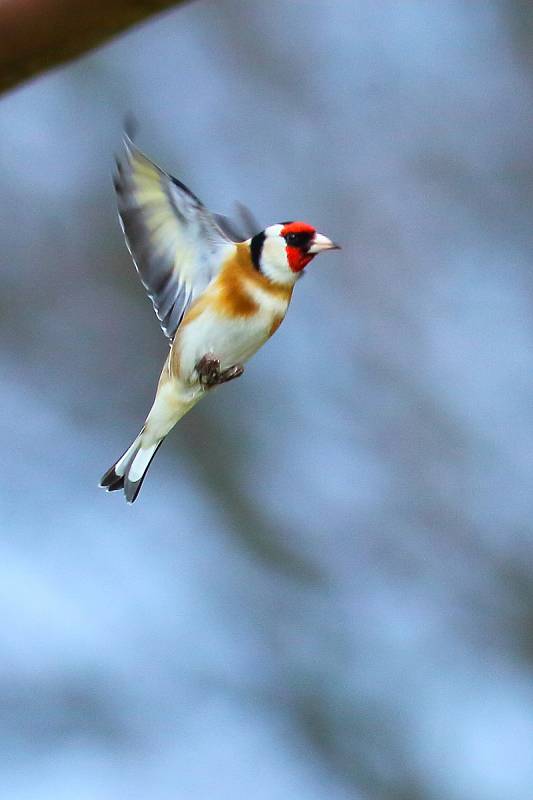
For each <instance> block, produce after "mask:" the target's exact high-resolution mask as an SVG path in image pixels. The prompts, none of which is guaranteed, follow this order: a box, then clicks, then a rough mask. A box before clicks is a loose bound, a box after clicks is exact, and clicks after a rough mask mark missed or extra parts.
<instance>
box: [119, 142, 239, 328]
mask: <svg viewBox="0 0 533 800" xmlns="http://www.w3.org/2000/svg"><path fill="white" fill-rule="evenodd" d="M115 189H116V192H117V202H118V211H119V217H120V221H121V224H122V229H123V231H124V236H125V239H126V244H127V246H128V249H129V251H130V253H131V256H132V258H133V262H134V264H135V267H136V269H137V272H138V273H139V277H140V279H141V281H142V283H143V285H144V287H145V289H146V291H147V292H148V295H149V297H150V299H151V301H152V304H153V306H154V310H155V313H156V314H157V317H158V319H159V321H160V323H161V327H162V329H163V331H164V333H165V334H166V336H168V337H169V339H172V338H173V337H174V334H175V332H176V329H177V327H178V325H179V324H180V322H181V320H182V319H183V315H184V314H185V312H186V310H187V308H188V307H189V306H190V304H191V303H192V302H193V301H194V300H195V299H196V298H197V297H198V296H199V295H200V294H201V293H202V292H203V291H204V289H205V288H206V286H207V285H208V284H209V282H210V281H211V280H212V279H213V277H214V276H215V275H216V274H217V272H218V270H219V269H220V266H221V265H222V263H223V262H224V261H225V260H226V258H227V257H228V256H229V255H230V254H231V252H232V251H233V249H234V247H235V244H234V242H233V241H232V240H231V239H230V238H229V237H228V236H227V235H226V233H224V232H223V230H222V228H221V227H220V226H219V224H218V223H217V221H216V220H215V218H214V216H213V215H212V214H210V212H209V211H208V210H207V209H206V207H205V206H204V205H203V203H202V202H201V201H200V200H199V199H198V198H197V197H196V195H194V194H193V193H192V192H191V191H190V190H189V189H188V188H187V187H186V186H185V185H184V184H183V183H181V181H179V180H178V179H177V178H174V177H172V176H171V175H169V174H167V173H166V172H164V171H163V170H162V169H160V168H159V167H158V166H157V165H156V164H154V163H153V162H152V161H150V159H149V158H147V157H146V156H145V155H144V154H143V153H142V152H141V151H140V150H139V149H138V148H137V147H136V145H134V144H133V142H132V141H131V140H130V139H129V137H127V136H125V137H124V153H123V155H122V157H121V158H120V159H119V160H118V161H117V174H116V176H115Z"/></svg>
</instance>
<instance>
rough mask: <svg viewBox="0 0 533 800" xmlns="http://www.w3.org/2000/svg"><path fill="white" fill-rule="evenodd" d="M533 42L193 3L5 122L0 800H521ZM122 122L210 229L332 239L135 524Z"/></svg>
mask: <svg viewBox="0 0 533 800" xmlns="http://www.w3.org/2000/svg"><path fill="white" fill-rule="evenodd" d="M532 31H533V16H532V10H531V6H530V5H529V4H527V3H522V2H514V1H513V0H506V1H505V2H484V3H464V2H459V0H457V2H452V1H451V0H443V1H442V2H439V3H425V2H409V3H397V2H392V0H390V1H385V0H384V1H383V2H380V3H374V2H371V0H349V1H348V0H344V1H342V0H341V1H340V2H337V3H331V2H326V0H323V1H322V0H314V1H313V2H306V3H304V2H280V0H274V1H273V2H269V3H268V4H266V3H259V2H253V3H246V2H244V0H218V2H215V0H211V1H210V2H207V1H206V0H200V1H199V2H196V3H192V4H190V5H186V6H184V7H182V8H177V9H176V10H175V11H172V12H170V13H167V14H165V15H163V16H161V17H159V18H157V19H155V20H154V21H152V22H150V23H149V24H146V25H144V26H141V27H139V28H137V29H136V30H134V31H132V32H130V33H128V34H127V35H124V36H122V37H120V38H119V39H117V40H115V41H114V42H113V43H111V44H109V45H107V46H106V47H104V48H101V49H99V50H98V51H96V52H93V53H92V54H90V55H88V56H86V57H84V58H82V59H81V60H78V61H77V62H75V63H73V64H71V65H69V66H67V67H65V68H63V69H61V70H59V71H56V72H54V73H51V74H48V75H44V76H42V77H41V78H39V79H37V80H35V81H33V82H32V83H30V84H28V85H26V86H23V87H21V88H18V89H17V90H16V91H13V92H11V93H9V94H6V95H5V96H4V97H3V98H2V100H1V102H0V131H1V148H0V158H1V174H2V180H1V184H0V207H1V209H2V213H1V214H0V241H1V256H0V260H1V267H2V276H3V282H4V283H3V291H2V293H1V296H0V325H1V354H0V367H1V374H2V383H1V386H2V414H1V418H0V428H1V436H2V454H3V455H2V459H1V466H0V470H1V472H2V480H1V489H0V493H1V496H0V526H1V537H0V620H1V639H2V643H1V650H0V653H1V657H0V681H1V690H0V705H1V711H0V762H1V767H0V769H1V776H2V777H1V784H2V794H3V796H4V797H6V798H10V800H49V799H50V800H51V799H52V798H53V800H72V798H76V800H115V798H128V799H129V798H139V800H140V799H141V798H143V799H144V798H150V800H176V798H194V800H212V799H213V798H216V800H234V799H235V798H244V797H251V798H254V800H294V798H302V799H305V800H319V799H320V800H322V798H328V800H347V799H348V798H356V799H357V800H359V798H360V799H361V800H366V799H367V798H368V799H369V800H421V799H422V798H424V800H426V799H429V800H450V799H451V800H529V798H531V796H532V792H533V757H532V752H533V680H532V666H533V572H532V513H533V507H532V506H533V503H532V468H533V405H532V394H533V380H532V376H533V313H532V312H533V278H532V272H531V252H532V244H533V233H532V226H531V214H532V206H533V203H532V187H533V168H532V164H533V137H532V130H533V104H532V99H533V34H532ZM128 112H132V113H133V114H134V115H135V116H136V118H137V119H138V121H139V124H140V130H139V134H138V142H139V144H140V146H141V147H142V148H143V149H144V150H145V151H146V152H147V153H148V154H149V155H151V156H152V158H154V159H155V160H156V161H157V162H158V163H160V164H161V165H162V166H163V167H164V168H166V169H167V170H169V171H170V172H172V173H174V174H175V175H178V176H179V177H180V178H181V179H182V180H184V181H185V182H186V183H187V184H189V185H190V186H191V188H192V189H193V190H194V191H195V192H196V193H197V194H198V195H199V196H200V197H201V198H202V199H203V200H204V202H205V203H206V204H207V205H208V206H209V207H210V208H211V209H213V210H215V211H219V212H226V213H231V211H232V206H233V202H234V201H235V200H241V201H243V202H244V203H246V204H247V205H249V206H250V207H251V208H252V209H253V210H254V212H255V214H256V215H257V218H258V220H259V222H260V225H261V226H264V225H267V224H270V223H274V222H277V221H279V220H284V219H291V218H296V219H299V218H301V219H306V220H309V221H310V222H311V223H313V224H314V225H316V226H317V227H318V228H319V229H320V230H322V231H324V232H325V233H326V234H328V235H329V236H331V237H332V238H333V239H335V240H338V241H340V242H341V243H342V245H343V250H342V252H341V253H340V254H339V255H336V256H331V257H324V258H322V259H320V261H317V262H315V263H314V264H313V265H312V266H311V267H310V268H309V269H308V271H307V275H306V277H305V279H304V280H303V281H302V282H301V283H299V284H298V286H297V291H296V292H295V298H294V301H293V304H292V307H291V310H290V313H289V315H288V318H287V320H286V321H285V323H284V325H283V326H282V328H281V330H280V331H279V332H278V333H277V335H276V336H275V337H274V339H273V340H271V342H269V343H268V344H267V346H266V347H265V348H264V349H263V350H262V351H261V352H260V353H259V354H258V355H257V356H256V357H255V358H254V360H253V361H252V362H251V363H250V364H249V366H248V368H247V371H246V374H245V376H244V377H243V378H242V379H241V380H239V381H236V382H235V383H232V384H229V385H227V386H225V387H223V388H221V389H220V390H218V391H217V392H215V393H213V394H212V396H210V397H209V398H208V399H206V400H204V402H203V403H201V404H200V405H199V406H197V408H195V409H194V411H193V412H191V414H190V415H189V416H187V417H186V418H185V419H184V420H183V421H182V422H181V423H180V424H179V426H178V427H177V428H176V429H175V430H174V431H173V433H172V434H171V435H170V436H169V438H168V440H167V441H166V443H165V445H164V447H163V448H162V449H161V450H160V451H159V454H158V456H157V458H156V459H155V461H154V463H153V465H152V468H151V470H150V472H149V475H148V477H147V480H146V482H145V484H144V486H143V490H142V492H141V495H140V497H139V500H138V501H137V503H136V504H135V506H132V507H129V506H127V505H126V503H125V502H124V499H123V497H122V496H121V495H119V494H115V495H107V494H105V493H104V492H102V491H100V490H98V489H97V482H98V479H99V478H100V476H101V474H102V473H103V471H104V470H105V469H107V467H108V466H109V465H110V464H111V463H112V462H113V461H114V459H115V458H116V457H117V456H118V455H119V454H120V453H121V452H122V451H123V450H124V448H125V447H126V446H127V445H128V444H129V442H130V441H131V439H132V437H133V436H134V435H135V434H136V433H137V431H138V429H139V426H140V424H141V423H142V421H143V419H144V416H145V414H146V411H147V410H148V408H149V406H150V403H151V401H152V396H153V391H154V388H155V384H156V380H157V377H158V375H159V370H160V366H161V364H162V362H163V359H164V357H165V355H166V352H167V343H166V340H165V339H164V337H163V335H162V334H161V332H160V330H159V326H158V324H157V320H156V318H155V316H154V315H153V312H152V309H151V305H150V303H149V302H148V300H147V299H146V297H145V295H144V291H143V289H142V287H141V285H140V283H139V281H138V279H137V277H136V274H135V272H134V269H133V267H132V264H131V262H130V259H129V256H128V253H127V251H126V248H125V246H124V243H123V239H122V235H121V232H120V229H119V225H118V221H117V218H116V212H115V202H114V196H113V190H112V184H111V173H112V166H113V154H114V152H116V151H117V150H118V148H119V147H120V135H121V126H122V120H123V118H124V115H125V114H126V113H128Z"/></svg>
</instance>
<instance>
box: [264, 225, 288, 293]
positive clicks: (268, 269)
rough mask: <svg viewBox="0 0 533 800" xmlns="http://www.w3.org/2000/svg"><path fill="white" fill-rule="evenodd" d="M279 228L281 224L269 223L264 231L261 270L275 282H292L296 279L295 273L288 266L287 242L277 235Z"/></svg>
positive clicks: (280, 228)
mask: <svg viewBox="0 0 533 800" xmlns="http://www.w3.org/2000/svg"><path fill="white" fill-rule="evenodd" d="M281 230H282V226H281V225H271V226H270V227H269V228H267V229H266V231H265V233H266V238H265V241H264V244H263V252H262V254H261V271H262V272H263V273H264V275H266V277H267V278H270V280H271V281H274V282H275V283H283V284H292V283H294V281H295V280H296V275H295V273H294V272H293V271H292V270H291V268H290V267H289V261H288V258H287V244H286V242H285V239H284V238H283V237H282V236H280V235H279V234H280V232H281Z"/></svg>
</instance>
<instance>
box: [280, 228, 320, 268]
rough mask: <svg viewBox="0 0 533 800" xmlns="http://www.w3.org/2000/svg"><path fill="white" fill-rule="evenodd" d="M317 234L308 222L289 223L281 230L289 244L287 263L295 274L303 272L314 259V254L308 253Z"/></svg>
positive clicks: (287, 247) (281, 234)
mask: <svg viewBox="0 0 533 800" xmlns="http://www.w3.org/2000/svg"><path fill="white" fill-rule="evenodd" d="M315 233H316V230H315V229H314V228H313V227H312V225H308V224H307V222H288V223H287V224H286V225H284V226H283V228H282V229H281V232H280V236H283V238H284V239H285V241H286V242H287V246H286V248H285V250H286V252H287V261H288V262H289V267H290V268H291V270H292V271H293V272H301V270H302V269H303V268H304V267H306V266H307V265H308V264H309V262H310V261H311V260H312V259H313V258H314V253H308V252H307V251H308V248H309V245H310V243H311V240H312V238H313V236H314V235H315Z"/></svg>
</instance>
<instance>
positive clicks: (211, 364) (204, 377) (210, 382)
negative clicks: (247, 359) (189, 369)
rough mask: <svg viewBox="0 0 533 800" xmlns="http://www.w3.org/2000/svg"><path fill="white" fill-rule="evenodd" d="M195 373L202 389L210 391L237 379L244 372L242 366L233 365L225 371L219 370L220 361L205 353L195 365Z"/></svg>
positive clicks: (211, 354)
mask: <svg viewBox="0 0 533 800" xmlns="http://www.w3.org/2000/svg"><path fill="white" fill-rule="evenodd" d="M196 372H197V373H198V377H199V379H200V383H201V385H202V386H203V387H204V389H211V388H212V387H213V386H218V385H219V384H221V383H227V382H228V381H232V380H234V379H235V378H239V377H240V376H241V375H242V373H243V372H244V367H243V366H242V364H234V365H233V366H232V367H228V368H227V369H223V370H221V369H220V359H218V358H217V357H216V356H215V355H214V354H213V353H206V354H205V356H203V357H202V358H201V359H200V361H199V362H198V363H197V365H196Z"/></svg>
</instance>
